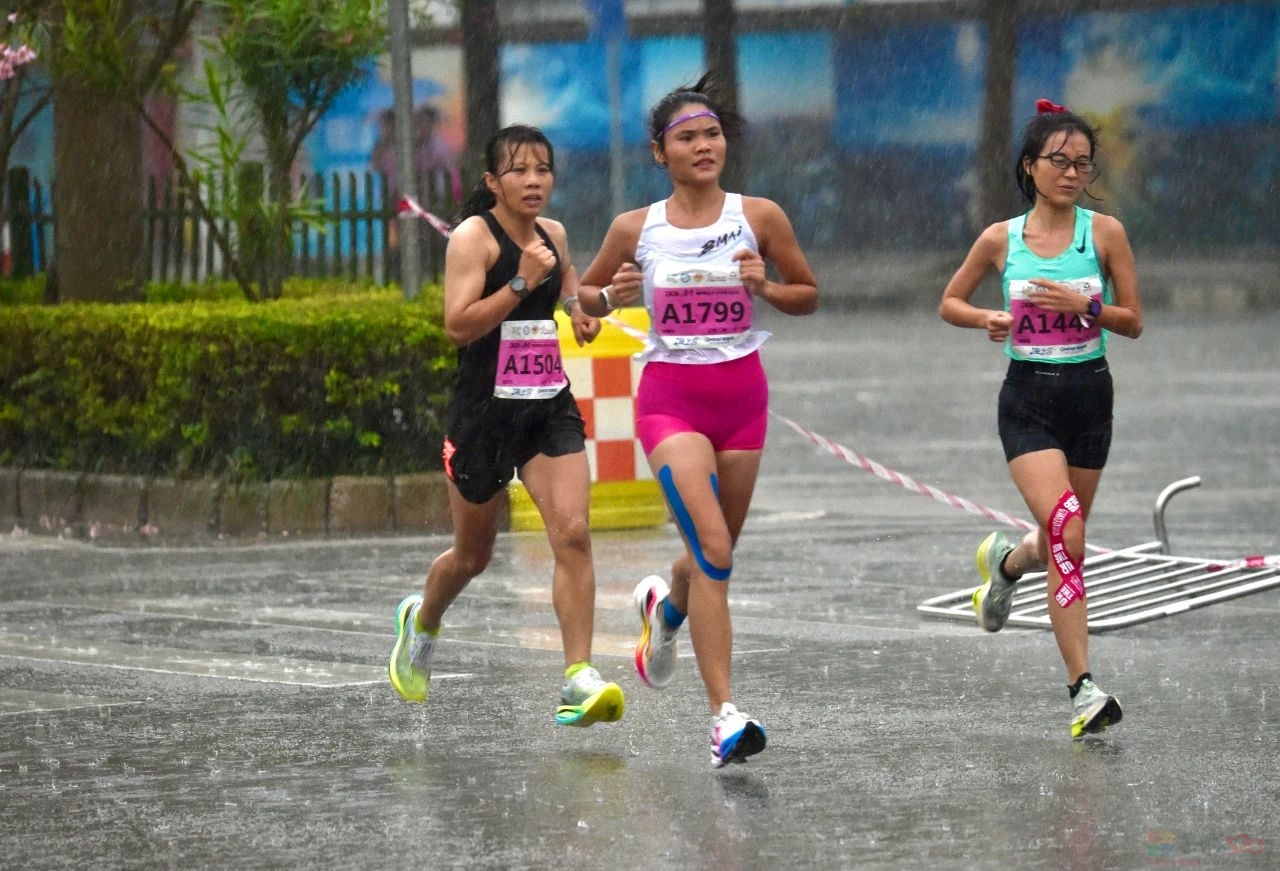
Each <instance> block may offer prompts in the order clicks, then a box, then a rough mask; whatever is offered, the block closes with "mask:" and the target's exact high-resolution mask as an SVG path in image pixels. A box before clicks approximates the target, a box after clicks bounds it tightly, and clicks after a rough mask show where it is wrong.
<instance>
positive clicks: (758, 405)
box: [636, 352, 769, 454]
mask: <svg viewBox="0 0 1280 871" xmlns="http://www.w3.org/2000/svg"><path fill="white" fill-rule="evenodd" d="M768 425H769V380H768V378H767V377H766V376H765V373H764V366H763V365H761V363H760V354H759V352H753V353H751V354H748V355H747V356H745V357H739V358H738V359H736V360H726V361H725V362H723V363H708V364H701V365H695V364H686V363H664V362H659V361H654V362H651V363H646V364H645V367H644V370H643V372H642V373H641V375H640V387H639V389H638V390H637V391H636V435H637V436H639V438H640V444H641V446H642V447H643V448H644V452H645V454H650V453H653V449H654V448H656V447H657V446H658V445H659V444H660V443H661V442H662V440H663V439H665V438H667V437H668V436H671V435H675V434H676V433H682V432H696V433H701V434H702V435H704V436H706V437H707V438H708V439H710V441H711V447H712V449H713V450H715V451H717V452H719V451H758V450H762V449H763V448H764V436H765V430H766V429H767V428H768Z"/></svg>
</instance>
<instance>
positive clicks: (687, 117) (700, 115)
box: [658, 109, 720, 139]
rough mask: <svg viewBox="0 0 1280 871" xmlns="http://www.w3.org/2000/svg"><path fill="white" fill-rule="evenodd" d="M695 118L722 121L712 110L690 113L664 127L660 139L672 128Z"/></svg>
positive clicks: (659, 135)
mask: <svg viewBox="0 0 1280 871" xmlns="http://www.w3.org/2000/svg"><path fill="white" fill-rule="evenodd" d="M694 118H715V119H716V120H717V121H719V120H720V116H719V115H717V114H716V113H715V112H712V111H711V110H710V109H703V110H702V111H701V112H690V113H689V114H688V115H681V116H680V117H679V118H676V119H675V120H674V121H672V122H671V123H670V124H668V125H667V126H666V127H663V128H662V131H661V132H660V133H659V134H658V138H659V139H661V138H662V137H663V134H665V133H666V132H667V131H668V130H670V129H671V128H672V127H674V126H676V125H677V124H683V123H684V122H686V121H689V120H692V119H694Z"/></svg>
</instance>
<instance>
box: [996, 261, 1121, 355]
mask: <svg viewBox="0 0 1280 871" xmlns="http://www.w3.org/2000/svg"><path fill="white" fill-rule="evenodd" d="M1062 283H1063V284H1066V285H1068V286H1069V287H1071V288H1072V289H1073V290H1075V292H1076V293H1079V294H1082V295H1084V296H1087V297H1088V298H1089V299H1096V300H1098V301H1099V302H1101V301H1102V280H1101V279H1100V278H1098V276H1096V275H1095V276H1091V277H1089V278H1081V279H1077V280H1074V281H1064V282H1062ZM1038 290H1039V287H1038V286H1037V285H1034V284H1032V283H1031V282H1030V281H1010V282H1009V314H1011V315H1013V325H1012V327H1011V328H1010V330H1009V342H1010V345H1011V347H1012V349H1013V352H1014V354H1015V355H1016V356H1017V357H1019V358H1020V359H1023V360H1061V359H1064V358H1068V357H1077V356H1082V355H1087V354H1091V353H1095V352H1097V351H1099V350H1100V349H1101V347H1102V328H1101V327H1099V326H1098V325H1097V324H1096V323H1094V322H1093V320H1092V319H1091V318H1089V317H1086V316H1085V315H1078V314H1075V313H1073V312H1054V311H1046V310H1045V309H1042V308H1040V307H1039V306H1037V305H1036V304H1035V302H1034V301H1033V300H1034V297H1035V294H1036V292H1037V291H1038Z"/></svg>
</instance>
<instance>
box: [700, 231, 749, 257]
mask: <svg viewBox="0 0 1280 871" xmlns="http://www.w3.org/2000/svg"><path fill="white" fill-rule="evenodd" d="M741 238H742V227H741V226H739V227H738V229H736V230H734V231H732V232H730V233H724V234H722V235H720V236H715V237H714V238H711V239H708V240H707V241H705V242H703V243H702V250H701V251H699V252H698V256H699V257H703V256H706V255H707V254H709V253H711V252H712V251H715V250H716V249H717V248H723V247H724V246H726V245H728V244H729V243H730V242H735V241H737V240H738V239H741Z"/></svg>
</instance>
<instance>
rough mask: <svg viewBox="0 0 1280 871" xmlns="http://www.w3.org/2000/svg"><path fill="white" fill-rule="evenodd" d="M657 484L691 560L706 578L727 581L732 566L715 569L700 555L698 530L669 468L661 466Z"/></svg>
mask: <svg viewBox="0 0 1280 871" xmlns="http://www.w3.org/2000/svg"><path fill="white" fill-rule="evenodd" d="M658 482H659V483H660V484H662V492H663V493H665V494H666V496H667V503H668V504H669V505H670V506H671V513H672V514H674V515H675V518H676V524H677V525H679V527H680V530H681V532H683V533H684V537H685V539H686V540H688V542H689V550H691V551H693V558H694V559H695V560H697V562H698V567H699V568H701V569H702V571H703V572H705V573H706V575H707V577H709V578H711V580H713V581H727V580H729V575H731V574H733V566H730V567H729V568H727V569H722V568H717V567H716V566H713V565H712V564H711V563H709V562H707V558H706V557H705V556H704V555H703V553H702V545H701V544H700V543H699V542H698V530H697V529H695V528H694V526H693V518H692V517H690V516H689V510H688V509H687V508H685V507H684V500H683V499H681V498H680V491H679V490H677V489H676V482H675V478H674V477H672V475H671V467H670V466H663V467H662V468H661V469H659V470H658ZM711 487H712V489H715V488H716V476H715V475H712V476H711Z"/></svg>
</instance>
